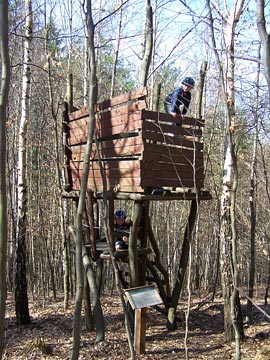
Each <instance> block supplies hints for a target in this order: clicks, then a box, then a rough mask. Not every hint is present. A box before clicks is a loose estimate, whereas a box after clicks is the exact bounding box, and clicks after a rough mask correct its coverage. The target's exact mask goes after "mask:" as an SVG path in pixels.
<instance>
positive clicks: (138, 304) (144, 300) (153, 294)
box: [125, 285, 163, 310]
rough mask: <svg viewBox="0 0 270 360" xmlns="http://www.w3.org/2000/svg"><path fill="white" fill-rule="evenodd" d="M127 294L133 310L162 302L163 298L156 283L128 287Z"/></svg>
mask: <svg viewBox="0 0 270 360" xmlns="http://www.w3.org/2000/svg"><path fill="white" fill-rule="evenodd" d="M125 294H126V296H127V298H128V301H129V303H130V305H131V307H132V309H133V310H136V309H142V308H146V307H148V306H154V305H158V304H162V302H163V301H162V299H161V297H160V295H159V293H158V291H157V289H156V288H155V286H154V285H147V286H141V287H136V288H131V289H126V290H125Z"/></svg>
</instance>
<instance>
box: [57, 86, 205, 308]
mask: <svg viewBox="0 0 270 360" xmlns="http://www.w3.org/2000/svg"><path fill="white" fill-rule="evenodd" d="M146 96H147V90H146V89H145V88H143V89H139V90H136V91H133V92H131V93H129V94H124V95H122V96H118V97H115V98H113V99H110V100H108V101H104V102H102V103H100V104H98V105H97V106H96V112H95V139H94V141H93V143H92V148H91V152H90V158H89V161H90V166H89V169H90V171H89V175H88V181H87V191H86V204H85V213H84V219H83V223H84V225H85V230H84V232H85V239H86V240H85V245H86V246H87V248H88V249H89V252H90V255H91V257H92V259H93V260H97V259H101V260H110V259H111V251H110V249H111V250H112V251H113V256H114V258H115V259H116V260H119V261H121V262H126V263H128V264H129V269H135V270H134V271H135V272H137V273H136V274H135V275H134V274H132V276H130V284H131V285H132V286H137V285H138V284H139V285H144V284H145V282H146V281H149V279H153V281H154V282H156V284H157V286H158V288H159V292H160V295H161V297H162V299H163V301H164V304H165V306H166V307H168V296H169V294H170V289H169V287H170V286H169V275H168V273H167V270H166V268H165V267H164V266H163V265H162V263H161V254H160V251H159V248H158V242H157V241H156V239H155V236H154V232H153V230H152V227H151V223H150V216H149V203H150V201H152V200H190V201H191V207H190V214H189V216H188V219H187V225H186V226H187V228H186V231H185V237H184V242H183V251H187V249H189V246H187V243H189V237H190V236H191V235H190V234H191V232H192V228H193V226H194V223H195V221H194V219H195V216H196V213H197V208H198V203H199V201H201V200H210V199H211V195H210V194H209V192H208V191H207V190H204V176H205V175H204V161H203V156H204V154H203V128H204V120H202V119H194V118H188V117H187V118H186V119H185V120H184V123H183V124H182V125H181V119H180V117H179V120H178V121H177V120H176V121H174V120H173V118H172V117H171V116H170V115H168V114H165V113H160V112H155V111H149V110H147V104H146ZM177 125H178V126H177ZM179 125H180V126H179ZM88 130H89V111H88V108H83V109H80V110H77V111H74V112H72V113H71V114H68V113H67V112H65V114H64V145H65V176H66V189H65V191H64V193H63V197H66V198H72V199H75V200H76V199H77V198H78V196H79V193H80V189H81V181H82V174H83V161H84V154H85V149H86V143H87V135H88ZM104 184H105V186H104ZM105 191H106V199H108V205H109V226H110V229H111V236H109V237H110V238H109V239H108V241H109V242H110V246H109V244H108V243H107V241H106V240H105V239H104V237H103V239H102V238H101V236H100V232H99V230H100V229H101V225H100V224H99V216H98V202H99V200H102V199H103V198H104V197H105V196H104V195H105ZM114 200H133V203H134V205H133V206H134V207H133V216H132V221H133V225H132V226H131V228H130V237H129V243H128V249H125V250H119V251H115V247H114V242H115V239H116V238H117V236H119V233H117V234H114ZM97 229H98V230H97ZM138 264H139V265H138ZM180 266H183V268H184V267H185V266H186V264H181V265H180ZM182 273H183V274H184V271H182ZM120 274H121V271H120ZM147 274H150V276H149V275H147ZM121 281H122V285H123V287H127V286H128V284H127V283H126V281H125V279H124V277H123V276H122V278H121ZM164 284H165V285H164ZM164 286H165V287H164Z"/></svg>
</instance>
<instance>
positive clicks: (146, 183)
mask: <svg viewBox="0 0 270 360" xmlns="http://www.w3.org/2000/svg"><path fill="white" fill-rule="evenodd" d="M141 185H142V187H157V188H160V187H173V188H177V187H187V188H193V187H195V188H202V187H203V180H198V181H196V184H194V181H193V179H183V178H182V179H181V180H179V179H177V180H170V179H167V180H166V179H164V180H163V181H162V183H161V181H160V179H155V178H152V179H149V178H143V179H142V183H141Z"/></svg>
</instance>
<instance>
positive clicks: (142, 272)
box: [139, 201, 149, 286]
mask: <svg viewBox="0 0 270 360" xmlns="http://www.w3.org/2000/svg"><path fill="white" fill-rule="evenodd" d="M148 218H149V201H144V202H143V205H142V214H141V221H140V229H139V238H140V242H141V244H140V245H141V248H146V247H147V238H148V225H149V221H148ZM146 258H147V255H141V257H140V259H139V286H143V285H145V278H146Z"/></svg>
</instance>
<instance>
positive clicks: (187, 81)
mask: <svg viewBox="0 0 270 360" xmlns="http://www.w3.org/2000/svg"><path fill="white" fill-rule="evenodd" d="M182 84H184V85H187V86H191V87H194V85H195V81H194V80H193V79H192V78H191V77H185V78H184V79H183V81H182Z"/></svg>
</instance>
